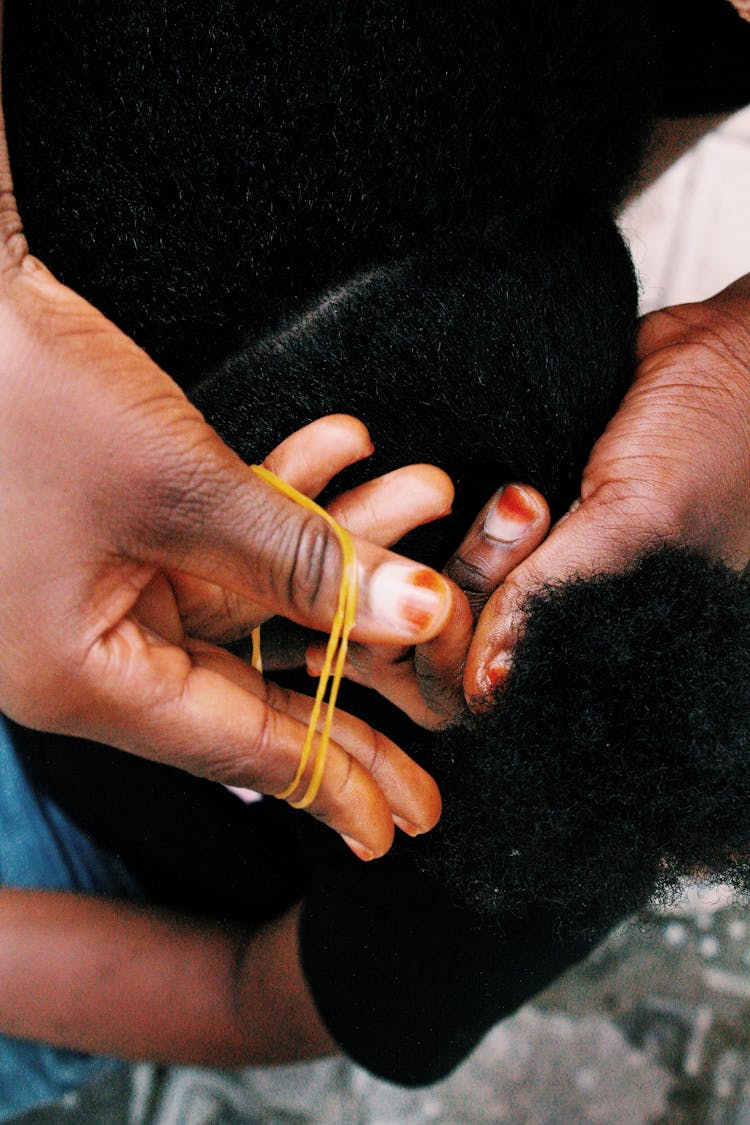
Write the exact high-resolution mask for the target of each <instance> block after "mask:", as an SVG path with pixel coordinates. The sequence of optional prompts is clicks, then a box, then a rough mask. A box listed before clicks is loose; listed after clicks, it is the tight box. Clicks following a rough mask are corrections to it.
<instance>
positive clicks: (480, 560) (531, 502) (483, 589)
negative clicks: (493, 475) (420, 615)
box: [444, 484, 549, 617]
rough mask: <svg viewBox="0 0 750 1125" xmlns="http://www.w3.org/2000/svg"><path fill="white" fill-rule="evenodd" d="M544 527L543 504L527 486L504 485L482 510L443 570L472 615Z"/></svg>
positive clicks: (532, 545)
mask: <svg viewBox="0 0 750 1125" xmlns="http://www.w3.org/2000/svg"><path fill="white" fill-rule="evenodd" d="M548 529H549V509H548V507H547V503H546V501H545V499H544V497H543V496H542V495H541V493H540V492H537V490H536V489H535V488H532V487H531V486H529V485H519V484H509V485H506V486H505V487H503V488H501V489H499V491H498V492H496V493H495V495H494V496H493V497H492V499H491V500H489V501H488V503H487V504H486V505H485V506H484V508H482V510H481V512H480V513H479V515H478V516H477V518H476V520H475V521H474V523H473V524H472V526H471V528H470V529H469V531H468V533H467V535H466V536H465V538H464V541H463V543H462V544H461V546H460V547H459V548H458V550H457V551H456V553H455V554H454V555H453V557H452V558H451V559H450V561H449V563H448V565H447V566H446V568H445V571H444V573H445V574H447V575H448V577H449V578H452V579H453V581H454V582H455V583H456V585H457V586H458V587H459V588H460V589H461V590H463V592H464V594H465V595H466V597H467V598H468V601H469V605H470V606H471V609H472V611H473V613H474V615H475V617H478V616H479V614H480V612H481V611H482V609H483V608H484V606H485V604H486V602H487V599H488V598H489V597H490V595H491V594H493V593H494V591H495V589H496V588H497V586H498V585H499V584H500V583H501V582H502V581H503V579H504V578H506V577H507V576H508V574H510V572H511V571H512V570H513V569H514V567H516V566H518V564H519V563H521V562H523V560H524V559H525V558H526V556H527V555H528V554H530V553H531V551H533V550H534V548H535V547H537V546H538V545H539V544H540V543H541V541H542V539H544V536H545V535H546V534H547V531H548Z"/></svg>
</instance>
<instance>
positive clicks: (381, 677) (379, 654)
mask: <svg viewBox="0 0 750 1125" xmlns="http://www.w3.org/2000/svg"><path fill="white" fill-rule="evenodd" d="M325 654H326V650H325V646H323V645H318V644H313V645H310V646H309V648H308V649H307V653H306V665H307V672H308V675H310V676H319V675H320V673H321V671H322V669H323V663H324V661H325ZM344 675H345V677H346V678H347V680H350V681H351V682H352V683H355V684H360V685H361V686H362V687H366V688H369V689H370V690H371V691H376V692H377V693H378V694H379V695H381V696H382V697H383V698H384V699H387V700H388V701H389V702H390V703H393V704H394V706H396V707H398V708H399V710H401V711H403V712H404V714H405V715H407V716H408V717H409V718H410V719H411V721H412V722H413V723H417V724H418V725H419V726H422V727H425V728H427V729H428V730H435V729H436V728H438V727H440V726H442V725H443V724H444V721H445V720H444V716H443V713H442V711H441V713H440V714H438V715H436V714H434V713H433V711H432V710H431V709H430V707H429V706H428V705H427V703H426V702H425V700H424V699H423V698H422V694H421V692H420V690H419V684H418V682H417V676H416V672H415V670H414V651H413V649H410V648H403V647H393V646H390V645H359V644H350V645H349V652H348V655H347V660H346V664H345V666H344ZM461 703H463V699H462V700H461Z"/></svg>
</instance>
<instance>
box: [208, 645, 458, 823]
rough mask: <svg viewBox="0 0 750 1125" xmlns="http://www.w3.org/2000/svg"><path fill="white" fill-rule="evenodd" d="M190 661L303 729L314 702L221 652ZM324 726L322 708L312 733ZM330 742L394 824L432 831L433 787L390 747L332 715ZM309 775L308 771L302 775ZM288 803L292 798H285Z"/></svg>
mask: <svg viewBox="0 0 750 1125" xmlns="http://www.w3.org/2000/svg"><path fill="white" fill-rule="evenodd" d="M192 655H193V661H194V663H195V664H197V665H199V666H201V667H207V668H212V669H213V670H214V671H216V672H220V673H221V674H222V675H224V676H225V677H226V678H227V679H228V680H231V681H232V682H233V683H236V684H237V685H238V686H239V687H241V688H244V689H245V690H246V691H250V692H252V693H253V694H255V695H257V696H258V698H260V699H262V700H263V701H264V702H265V703H267V704H268V705H269V706H271V707H273V708H274V710H276V711H281V712H283V713H285V714H287V715H290V716H291V717H292V718H294V719H297V720H298V721H299V722H300V723H303V724H304V726H305V729H307V724H308V722H309V719H310V714H311V712H312V708H313V702H314V701H313V700H312V699H311V698H310V697H309V696H307V695H302V694H300V693H299V692H294V691H289V690H287V689H286V688H284V687H281V686H280V685H279V684H274V683H271V682H269V681H267V680H263V679H262V678H261V677H260V676H259V675H258V673H257V672H255V671H254V670H253V669H252V668H251V667H250V666H249V665H247V664H246V663H245V662H244V661H242V660H238V659H237V658H236V657H234V656H232V655H231V654H230V653H228V652H226V651H225V650H224V649H217V648H214V647H213V646H211V645H205V644H203V645H201V646H200V647H199V648H193V650H192ZM324 722H325V707H324V708H323V710H322V712H321V714H320V715H319V717H318V723H317V727H316V729H317V730H318V732H321V731H322V729H323V725H324ZM331 737H332V738H333V740H334V741H335V742H336V743H337V744H338V746H340V747H341V748H342V749H343V750H344V751H345V752H346V753H348V754H350V755H351V756H352V757H353V758H356V760H357V761H358V762H360V763H361V765H363V766H364V767H365V769H366V770H367V771H368V772H369V773H370V774H371V776H372V777H373V778H374V779H375V781H376V782H377V784H378V786H379V788H380V790H381V791H382V793H383V795H384V796H385V798H386V800H387V801H388V803H389V805H390V807H391V811H392V814H393V816H394V817H398V819H399V823H401V824H408V825H410V826H411V827H412V829H413V831H412V834H413V835H417V834H419V833H420V832H426V831H428V830H429V829H430V828H432V827H434V825H435V824H436V823H437V821H438V819H439V816H440V808H441V805H440V793H439V790H438V788H437V785H436V784H435V782H434V781H433V779H432V778H431V777H430V775H429V774H428V773H426V771H425V770H423V769H422V768H421V766H418V765H417V763H416V762H414V761H413V760H412V759H411V758H409V757H408V755H406V754H405V753H404V752H403V751H402V750H400V749H399V748H398V746H396V744H395V743H394V742H392V741H391V740H390V739H389V738H386V737H385V735H382V734H379V733H378V732H377V731H375V730H373V729H372V727H370V726H369V725H368V724H367V723H365V722H363V721H362V720H361V719H357V718H355V717H354V716H353V715H349V714H347V712H345V711H341V710H338V709H337V710H335V711H334V715H333V721H332V724H331ZM295 769H296V763H295ZM326 769H327V766H326ZM309 772H311V771H310V770H308V773H309ZM307 783H308V779H307V777H305V778H303V779H302V781H301V782H300V788H299V792H298V794H297V796H300V795H301V794H302V793H304V791H305V788H306V787H307ZM325 796H326V794H325V793H323V794H322V798H320V799H321V800H324V799H325ZM292 799H294V795H292V797H290V800H292ZM310 808H311V811H312V812H313V813H318V811H319V809H318V803H317V800H316V801H315V802H313V804H312V805H311V806H310Z"/></svg>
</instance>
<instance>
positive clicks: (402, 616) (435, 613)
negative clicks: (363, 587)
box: [370, 562, 451, 635]
mask: <svg viewBox="0 0 750 1125" xmlns="http://www.w3.org/2000/svg"><path fill="white" fill-rule="evenodd" d="M450 599H451V594H450V590H449V589H448V586H447V585H446V583H445V582H444V581H443V580H442V578H441V577H440V576H439V575H438V574H436V573H435V572H434V571H433V570H427V569H426V568H425V567H419V566H411V565H410V564H409V563H402V562H387V563H384V564H383V565H382V566H380V567H378V569H377V570H376V571H375V573H374V574H373V576H372V578H371V580H370V609H371V611H372V613H373V615H374V616H375V617H377V618H378V620H379V621H381V622H388V623H390V624H392V625H393V626H394V627H395V628H397V629H398V630H400V631H403V629H404V626H406V627H407V628H408V629H409V632H411V633H413V634H415V635H417V634H420V633H423V632H424V631H425V630H426V629H427V628H429V626H430V625H433V624H434V623H435V622H436V621H442V619H443V618H444V617H445V615H446V613H447V611H448V608H449V606H450Z"/></svg>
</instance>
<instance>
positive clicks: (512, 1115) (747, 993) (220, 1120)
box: [19, 110, 750, 1125]
mask: <svg viewBox="0 0 750 1125" xmlns="http://www.w3.org/2000/svg"><path fill="white" fill-rule="evenodd" d="M749 209H750V110H747V111H745V112H744V113H742V114H740V115H737V116H736V117H735V118H733V119H732V120H730V121H729V122H728V123H727V124H726V125H724V126H723V127H722V128H721V129H720V130H719V131H717V132H716V133H714V134H712V135H711V136H709V137H707V138H706V139H705V140H704V141H703V142H702V143H701V144H700V145H699V146H698V147H697V148H696V149H695V150H694V151H693V152H692V153H690V154H689V155H688V156H686V157H684V158H683V159H682V160H681V161H680V162H679V163H678V164H677V165H676V166H675V167H674V168H673V169H671V170H670V171H669V172H668V173H667V174H666V175H665V176H664V177H662V179H661V180H659V181H658V182H657V183H656V184H655V185H654V186H653V187H652V188H650V189H649V190H648V191H647V192H645V193H644V195H643V196H642V197H641V198H640V199H639V200H637V201H636V202H635V203H634V204H633V205H631V206H630V207H629V208H628V209H627V210H626V212H625V213H624V214H623V216H622V227H623V230H624V231H625V232H626V235H627V237H628V239H629V241H630V243H631V245H632V247H633V251H634V255H635V258H636V262H637V264H638V267H639V271H640V275H641V279H642V287H643V308H644V311H645V310H648V309H651V308H655V307H659V306H661V305H665V304H673V303H676V302H679V301H686V300H699V299H701V298H704V297H707V296H709V295H710V294H712V293H714V292H716V291H717V290H719V289H721V288H722V287H723V286H724V285H726V284H728V283H729V282H731V281H733V280H734V279H735V278H737V277H739V276H741V275H742V274H743V273H747V272H748V271H750V221H749V219H748V210H749ZM20 1121H22V1122H23V1125H239V1123H240V1122H242V1123H244V1125H253V1123H256V1125H428V1123H438V1125H484V1123H487V1125H588V1123H589V1122H591V1123H593V1122H606V1123H611V1125H639V1123H646V1122H657V1123H660V1125H750V914H748V911H747V909H746V908H745V907H744V906H743V905H740V904H733V903H732V902H731V900H730V899H729V897H728V896H727V895H726V893H725V892H724V891H723V890H722V889H721V888H710V887H706V888H702V889H699V888H696V887H693V888H690V889H686V893H685V896H684V899H683V901H682V902H681V903H680V904H679V906H678V908H677V909H675V910H674V911H672V912H670V913H667V914H664V913H659V912H658V911H648V912H646V913H645V914H644V917H643V918H642V919H639V920H638V921H637V922H632V923H630V924H628V925H627V926H624V927H622V928H621V929H619V930H618V931H616V932H615V933H614V934H612V935H611V936H610V938H609V940H608V941H607V942H606V943H605V944H604V946H603V947H602V948H601V949H600V950H599V951H598V952H597V953H596V954H595V955H594V956H593V957H592V958H591V959H590V960H589V961H588V962H587V963H586V964H585V965H584V966H582V967H580V968H578V969H577V970H575V971H574V972H572V973H570V974H568V975H567V976H566V977H565V978H563V979H562V980H561V981H559V982H557V983H556V984H555V985H554V986H553V987H552V988H551V989H550V990H549V991H548V992H547V993H546V994H544V995H543V996H541V997H538V998H537V1000H536V1001H535V1002H534V1004H533V1005H530V1006H528V1007H527V1008H525V1009H524V1010H523V1011H522V1012H520V1013H519V1014H518V1015H517V1016H516V1017H515V1018H514V1019H512V1020H509V1021H507V1022H506V1023H504V1024H502V1025H500V1026H499V1027H498V1028H496V1029H495V1030H494V1031H493V1032H492V1033H490V1035H489V1036H487V1038H486V1039H485V1041H484V1042H483V1044H482V1045H481V1046H480V1047H479V1048H478V1050H477V1051H476V1052H475V1054H474V1055H473V1056H472V1058H471V1059H469V1060H468V1061H467V1062H466V1063H465V1064H464V1066H462V1067H461V1068H460V1069H459V1070H458V1071H457V1072H456V1073H455V1074H454V1075H453V1076H452V1077H451V1078H450V1079H449V1080H448V1081H446V1082H443V1083H440V1084H439V1085H437V1086H434V1087H432V1088H430V1089H427V1090H422V1091H416V1092H415V1091H403V1090H399V1089H397V1088H395V1087H392V1086H388V1085H387V1084H385V1083H382V1082H377V1081H375V1080H374V1079H372V1078H371V1077H369V1076H368V1075H366V1074H365V1073H364V1072H362V1071H360V1070H358V1069H357V1068H355V1067H353V1066H351V1065H350V1064H348V1063H347V1062H345V1061H343V1060H336V1061H331V1062H325V1063H320V1064H315V1065H305V1066H297V1067H283V1068H277V1069H275V1070H248V1071H245V1072H243V1073H242V1074H235V1073H232V1074H226V1073H219V1072H212V1071H199V1070H190V1069H177V1068H175V1069H169V1070H158V1069H156V1068H152V1067H147V1066H141V1067H135V1068H133V1069H130V1070H123V1071H122V1072H121V1073H120V1074H119V1075H117V1076H115V1077H114V1078H112V1077H110V1078H109V1079H107V1080H106V1081H104V1082H102V1083H100V1084H98V1085H97V1086H94V1087H92V1088H89V1089H88V1090H86V1091H84V1092H83V1093H81V1094H79V1095H76V1096H74V1097H72V1098H70V1099H69V1100H68V1101H67V1102H66V1103H61V1104H58V1105H56V1106H54V1107H51V1108H50V1109H48V1110H46V1111H44V1112H36V1113H33V1114H28V1115H26V1116H25V1117H24V1118H22V1119H19V1122H20Z"/></svg>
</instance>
